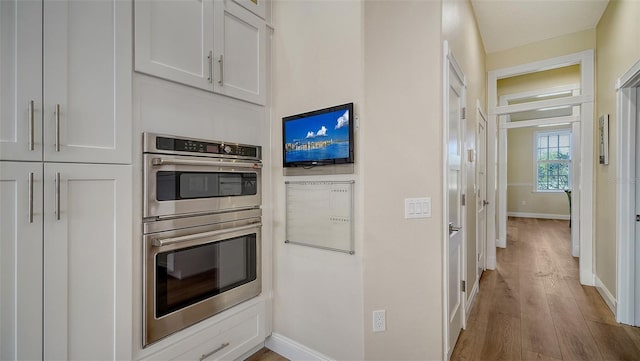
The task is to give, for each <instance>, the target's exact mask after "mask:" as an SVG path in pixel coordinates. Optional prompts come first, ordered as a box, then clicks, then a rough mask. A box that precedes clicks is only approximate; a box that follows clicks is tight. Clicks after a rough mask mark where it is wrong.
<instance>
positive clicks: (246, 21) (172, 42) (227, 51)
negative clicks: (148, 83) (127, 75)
mask: <svg viewBox="0 0 640 361" xmlns="http://www.w3.org/2000/svg"><path fill="white" fill-rule="evenodd" d="M259 1H260V4H261V5H260V6H262V7H263V8H264V3H263V2H262V0H259ZM247 2H248V3H250V4H254V5H256V4H255V3H254V2H253V0H247ZM239 3H240V4H242V3H243V2H242V1H239ZM245 5H247V6H248V7H249V8H251V6H249V5H248V4H245ZM134 12H135V69H136V71H139V72H142V73H146V74H149V75H153V76H157V77H161V78H164V79H168V80H172V81H175V82H178V83H182V84H186V85H190V86H193V87H197V88H200V89H204V90H208V91H213V92H216V93H219V94H224V95H227V96H231V97H234V98H238V99H242V100H246V101H249V102H252V103H256V104H265V101H266V94H265V92H266V83H265V81H266V38H265V36H266V35H265V29H266V26H265V22H264V20H263V19H261V18H259V17H258V16H256V15H255V14H254V13H252V12H250V11H249V10H247V8H245V7H243V6H240V5H238V3H236V2H234V1H232V0H137V1H135V6H134ZM263 13H264V12H263ZM263 15H264V14H263ZM263 15H262V16H263Z"/></svg>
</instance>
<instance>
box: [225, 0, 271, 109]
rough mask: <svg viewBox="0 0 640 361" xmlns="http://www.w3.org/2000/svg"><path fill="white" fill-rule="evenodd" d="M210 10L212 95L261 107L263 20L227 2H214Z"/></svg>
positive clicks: (263, 74)
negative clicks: (212, 39)
mask: <svg viewBox="0 0 640 361" xmlns="http://www.w3.org/2000/svg"><path fill="white" fill-rule="evenodd" d="M249 1H251V0H249ZM214 6H215V8H214V10H215V11H214V13H215V21H214V24H215V32H214V34H215V41H214V52H213V53H214V56H215V58H214V61H215V63H216V65H217V66H216V67H214V69H215V71H214V75H215V76H214V79H215V80H216V81H215V82H214V86H215V87H214V91H216V92H218V93H220V94H225V95H228V96H231V97H234V98H240V99H244V100H247V101H250V102H252V103H258V104H265V101H266V96H265V91H266V87H265V81H266V61H265V59H266V44H265V29H266V26H265V23H264V20H262V19H260V18H258V17H256V16H255V15H253V14H251V13H249V12H248V11H246V10H245V9H244V8H242V7H240V6H238V5H236V4H235V3H233V2H230V1H215V3H214Z"/></svg>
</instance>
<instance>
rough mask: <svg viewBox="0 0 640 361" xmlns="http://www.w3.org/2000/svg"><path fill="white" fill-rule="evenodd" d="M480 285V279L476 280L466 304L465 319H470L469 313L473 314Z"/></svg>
mask: <svg viewBox="0 0 640 361" xmlns="http://www.w3.org/2000/svg"><path fill="white" fill-rule="evenodd" d="M479 287H480V283H479V280H476V281H475V282H474V283H473V288H472V289H471V295H470V296H469V301H467V304H466V305H465V310H464V311H465V313H466V315H465V320H466V321H469V315H471V309H472V308H473V304H474V303H475V302H476V296H477V295H478V289H479Z"/></svg>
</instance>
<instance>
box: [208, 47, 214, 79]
mask: <svg viewBox="0 0 640 361" xmlns="http://www.w3.org/2000/svg"><path fill="white" fill-rule="evenodd" d="M207 60H208V61H209V78H208V79H207V80H209V83H213V51H209V56H207Z"/></svg>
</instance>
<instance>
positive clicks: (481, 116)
mask: <svg viewBox="0 0 640 361" xmlns="http://www.w3.org/2000/svg"><path fill="white" fill-rule="evenodd" d="M476 116H477V119H476V124H477V128H476V130H477V129H480V123H484V133H485V139H484V143H485V144H484V154H483V156H484V167H485V169H484V171H485V175H484V176H485V182H484V188H485V189H484V192H485V193H484V197H485V198H487V199H489V198H488V190H489V187H488V180H489V174H488V169H489V163H488V159H489V157H488V150H489V128H488V125H489V121H488V120H487V119H488V118H487V113H485V112H484V110H482V104H480V100H477V101H476ZM480 141H481V140H480V136H479V135H478V132H476V154H478V151H479V149H480ZM476 159H479V157H476ZM478 163H479V162H476V172H475V173H476V182H475V185H476V186H477V185H478V179H479V178H480V167H479V166H478ZM477 193H478V190H476V194H477ZM484 200H486V199H484ZM484 200H483V199H477V200H476V201H477V202H482V201H484ZM488 208H489V204H486V205H484V234H485V235H484V245H482V244H480V238H479V235H480V232H479V231H480V221H479V218H478V212H477V211H476V253H477V252H478V250H480V247H482V248H483V249H484V258H483V260H484V262H483V263H482V264H481V265H478V264H477V262H478V260H476V283H479V282H480V276H482V273H478V269H479V268H478V266H482V271H485V270H486V269H487V238H488V237H487V225H488V223H489V222H488V219H489V217H488V216H487V214H489V211H488ZM476 258H477V255H476ZM474 287H475V285H474ZM478 288H479V284H478Z"/></svg>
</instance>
